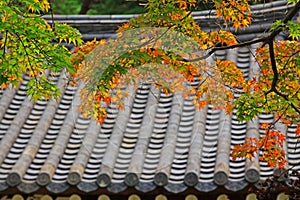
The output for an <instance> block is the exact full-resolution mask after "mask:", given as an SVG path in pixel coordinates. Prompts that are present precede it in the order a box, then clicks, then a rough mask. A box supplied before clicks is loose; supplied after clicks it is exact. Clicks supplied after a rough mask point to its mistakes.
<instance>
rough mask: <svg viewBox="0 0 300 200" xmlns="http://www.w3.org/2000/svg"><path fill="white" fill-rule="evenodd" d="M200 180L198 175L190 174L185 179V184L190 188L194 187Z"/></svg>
mask: <svg viewBox="0 0 300 200" xmlns="http://www.w3.org/2000/svg"><path fill="white" fill-rule="evenodd" d="M198 179H199V178H198V176H197V174H196V173H194V172H189V173H187V174H186V175H185V177H184V183H185V184H186V185H187V186H189V187H193V186H195V185H196V184H197V183H198Z"/></svg>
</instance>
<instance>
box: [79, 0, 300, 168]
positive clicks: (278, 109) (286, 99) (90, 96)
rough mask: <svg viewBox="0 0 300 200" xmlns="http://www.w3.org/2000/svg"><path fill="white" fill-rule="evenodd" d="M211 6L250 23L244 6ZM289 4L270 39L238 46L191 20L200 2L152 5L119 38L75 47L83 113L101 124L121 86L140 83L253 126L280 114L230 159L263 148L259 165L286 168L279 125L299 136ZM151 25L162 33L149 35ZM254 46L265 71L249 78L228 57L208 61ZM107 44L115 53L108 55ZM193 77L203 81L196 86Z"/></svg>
mask: <svg viewBox="0 0 300 200" xmlns="http://www.w3.org/2000/svg"><path fill="white" fill-rule="evenodd" d="M212 2H213V3H214V4H215V8H216V12H215V14H216V16H217V17H218V18H222V19H223V21H224V23H227V24H228V25H230V26H232V27H233V28H235V29H240V28H244V27H247V26H248V25H249V24H251V20H252V17H251V11H250V6H249V4H248V2H247V1H243V0H242V1H235V0H229V1H228V0H227V1H226V0H213V1H212ZM289 3H293V4H295V7H294V8H293V9H292V10H291V11H290V12H289V13H288V14H287V16H286V17H285V18H284V19H282V20H279V21H276V22H275V23H274V24H273V25H272V26H271V27H270V29H269V32H270V34H269V35H268V36H265V37H261V38H257V39H254V40H251V41H246V42H243V43H238V41H237V40H236V37H235V36H234V35H233V34H232V33H231V32H228V31H225V30H219V31H213V32H209V33H208V32H204V31H202V30H201V28H200V27H199V25H198V24H197V23H196V22H195V21H194V20H193V18H192V16H191V11H192V10H193V8H194V7H195V6H196V5H197V2H196V1H195V0H180V1H175V0H150V1H148V4H147V7H146V8H147V10H148V12H147V13H145V14H142V15H139V16H138V17H137V18H134V19H131V20H130V21H129V22H128V23H126V24H124V25H123V26H122V27H120V28H119V30H118V32H117V34H118V39H117V40H110V41H104V40H102V41H92V42H89V43H87V44H86V45H84V46H82V47H78V48H77V49H76V53H75V54H74V55H73V59H74V64H75V66H76V71H77V75H78V76H76V75H75V77H77V78H79V79H80V80H84V82H86V83H87V87H86V89H85V90H83V91H82V96H84V97H85V100H84V101H83V103H82V105H81V110H82V111H84V113H85V114H86V115H88V116H94V118H96V119H97V120H98V122H100V123H102V122H103V120H104V119H105V117H106V110H105V107H106V106H107V104H109V103H112V102H113V103H115V104H116V105H117V107H118V108H121V109H122V108H123V106H124V105H123V101H122V97H123V96H124V95H125V93H126V92H124V91H122V90H121V88H122V86H123V85H127V86H128V85H129V84H131V85H137V84H139V83H141V82H143V81H145V80H147V81H148V82H150V83H152V84H154V85H156V86H157V87H158V88H160V89H162V91H163V92H165V93H172V92H179V91H180V92H182V93H183V96H185V97H186V96H192V97H193V99H194V100H193V101H194V104H195V106H196V107H197V108H198V109H201V108H202V107H204V106H205V105H207V104H212V105H213V106H214V109H224V110H225V111H226V112H227V113H228V114H229V113H230V112H232V111H235V113H236V116H237V118H238V119H239V120H240V121H250V120H252V119H254V118H256V117H258V116H259V115H260V114H263V113H269V114H275V117H274V122H273V123H269V124H261V125H260V126H261V128H262V129H265V134H264V135H263V136H262V137H260V138H246V139H245V142H244V143H243V144H241V145H236V146H235V147H234V149H233V151H232V156H233V159H236V158H249V159H252V158H253V157H254V156H255V154H257V153H258V151H259V150H261V151H262V152H263V154H262V156H260V160H263V161H266V162H267V163H268V164H269V165H270V166H271V167H279V168H284V167H285V164H286V159H285V151H284V149H283V143H284V141H285V133H282V132H280V130H277V129H276V128H275V124H276V123H284V124H285V125H286V126H290V125H292V124H294V125H296V126H297V129H296V134H297V135H299V133H300V124H299V120H300V117H299V114H300V103H299V102H300V93H299V90H300V86H299V77H300V74H299V72H300V65H299V64H300V60H299V51H300V48H299V47H300V46H299V41H298V40H297V39H298V37H299V36H300V34H299V30H300V29H299V28H300V25H299V24H297V23H295V22H292V21H291V19H292V17H293V16H294V15H295V14H296V13H297V12H298V10H299V7H300V2H299V1H290V2H289ZM147 27H159V28H151V30H149V29H147ZM281 31H288V32H289V35H290V38H291V40H289V41H288V40H286V41H276V40H275V36H277V35H278V34H279V33H280V32H281ZM149 33H150V34H149ZM137 38H138V39H137ZM128 41H130V43H129V42H128ZM170 41H172V42H170ZM255 43H260V46H259V48H258V49H257V51H256V55H255V56H256V62H257V63H258V65H259V67H260V74H259V75H258V76H256V77H251V78H250V79H249V80H247V79H245V78H244V76H243V73H242V72H241V70H239V69H238V68H237V66H236V65H235V63H234V62H232V61H230V60H221V59H217V60H215V61H214V62H213V63H208V62H206V61H205V59H206V58H208V57H210V56H211V55H212V54H213V53H215V52H216V51H218V50H226V49H233V48H236V47H245V46H249V45H251V44H255ZM104 47H105V49H112V51H107V50H106V51H103V49H104ZM95 49H96V50H95ZM101 49H102V51H101ZM199 52H200V53H199ZM91 55H92V56H91ZM89 56H90V57H89ZM96 57H97V58H99V59H98V60H97V58H96ZM84 59H85V60H84ZM83 60H84V62H81V61H83ZM148 63H151V65H150V66H149V65H148ZM144 65H146V66H147V67H146V68H145V67H144ZM153 72H156V73H153ZM99 77H100V78H99ZM149 77H151V78H149ZM91 80H93V81H91ZM195 80H197V81H199V82H200V83H198V84H196V85H193V82H194V81H195ZM187 82H189V83H190V84H186V83H187ZM115 93H116V94H117V95H114V94H115ZM235 93H241V95H240V97H239V98H237V99H235V97H234V96H235V95H234V94H235ZM101 102H105V104H103V103H102V104H101Z"/></svg>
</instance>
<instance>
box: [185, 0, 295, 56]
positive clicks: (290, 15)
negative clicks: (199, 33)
mask: <svg viewBox="0 0 300 200" xmlns="http://www.w3.org/2000/svg"><path fill="white" fill-rule="evenodd" d="M299 9H300V1H298V2H297V3H296V4H295V6H294V7H293V9H292V10H290V11H289V12H288V14H287V15H286V16H285V17H284V18H283V19H282V22H283V23H287V22H288V21H290V20H291V19H292V18H293V17H294V16H295V15H296V14H297V13H298V10H299ZM269 29H270V28H269ZM281 31H282V27H279V28H278V29H275V30H274V31H272V32H271V33H270V35H268V36H265V37H261V38H257V39H254V40H250V41H246V42H243V43H239V44H234V45H230V46H221V47H213V48H212V49H211V50H210V51H209V52H208V53H207V54H205V55H204V56H201V57H198V58H195V59H182V60H180V61H183V62H196V61H200V60H204V59H206V58H208V57H209V56H211V55H212V54H213V53H215V52H216V51H219V50H227V49H233V48H237V47H245V46H249V45H251V44H256V43H260V42H263V45H262V46H264V45H266V44H269V42H270V41H273V40H274V38H275V37H276V36H277V35H278V34H279V33H280V32H281Z"/></svg>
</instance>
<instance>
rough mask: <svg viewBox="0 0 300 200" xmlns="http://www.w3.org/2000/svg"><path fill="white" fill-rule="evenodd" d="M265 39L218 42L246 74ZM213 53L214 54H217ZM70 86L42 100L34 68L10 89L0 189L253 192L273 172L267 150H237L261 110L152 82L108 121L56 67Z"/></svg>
mask: <svg viewBox="0 0 300 200" xmlns="http://www.w3.org/2000/svg"><path fill="white" fill-rule="evenodd" d="M254 50H255V46H251V47H248V48H239V49H237V50H228V51H218V52H216V54H215V55H214V57H216V56H217V57H219V58H223V59H225V58H228V59H231V60H233V61H235V62H236V64H237V66H238V67H239V68H240V69H241V70H242V71H243V73H244V75H245V77H246V78H249V76H253V74H255V71H256V70H257V66H256V65H255V62H254V59H253V56H252V52H253V51H254ZM210 59H213V57H212V58H210ZM49 76H50V77H51V78H52V79H53V80H54V81H55V82H56V83H57V85H58V87H59V88H60V89H61V97H60V98H59V101H58V102H57V103H56V102H54V101H48V102H47V101H38V102H36V103H34V102H33V101H31V100H29V98H28V97H27V96H26V84H27V82H28V80H29V77H27V76H24V82H23V83H22V84H21V85H20V87H19V88H17V89H7V90H5V91H1V93H0V97H1V99H0V195H2V194H14V193H16V192H21V193H29V194H32V193H43V194H44V193H55V194H72V193H81V194H99V193H101V194H102V193H104V194H120V195H127V194H131V193H133V192H137V193H141V194H159V193H165V194H186V193H187V192H191V193H193V194H196V195H202V196H207V195H209V194H218V193H228V194H233V193H234V192H237V191H239V192H240V193H244V192H245V191H246V189H247V188H248V187H249V186H250V185H252V184H253V183H255V182H257V181H259V180H263V179H265V178H267V177H270V176H272V174H273V169H270V168H269V167H268V166H267V164H266V163H265V162H261V161H259V160H258V158H255V159H252V160H251V161H250V160H236V161H234V160H232V159H231V158H230V151H231V149H232V146H233V145H235V144H240V143H242V142H243V141H244V140H245V137H259V135H260V134H262V133H263V132H264V131H263V130H261V129H259V123H265V122H271V121H272V119H273V116H272V115H261V116H260V117H259V118H257V119H255V120H253V121H251V122H248V123H246V122H242V123H240V122H238V120H237V119H236V116H235V113H234V112H233V113H232V114H231V115H230V116H228V115H226V114H224V112H223V111H220V110H214V109H213V108H212V106H206V107H204V108H203V109H201V110H197V109H195V107H194V105H193V103H192V100H191V99H190V98H187V99H184V98H183V97H182V95H181V94H180V93H174V94H172V95H166V94H164V93H161V92H160V91H159V90H158V89H155V88H154V87H153V86H152V85H149V84H143V85H141V86H140V87H139V88H138V89H137V90H132V89H128V91H129V93H130V94H131V95H130V96H129V98H127V99H126V100H125V109H124V110H123V111H117V110H116V108H115V106H114V105H109V106H108V108H107V112H108V117H107V119H105V121H104V123H103V124H102V126H101V127H100V126H99V125H98V124H96V123H95V122H94V121H91V120H89V119H85V118H83V117H82V116H81V115H80V113H79V112H78V110H77V106H78V104H79V103H80V100H79V91H80V87H78V88H75V87H71V86H66V77H65V76H66V74H65V73H64V72H63V73H60V74H51V75H49ZM278 128H280V129H281V130H282V131H283V132H285V133H286V136H287V140H286V143H285V147H286V151H287V153H288V154H287V160H288V165H289V167H293V169H296V170H298V169H299V168H300V153H299V151H300V150H299V149H300V148H299V145H300V144H299V143H298V138H297V137H296V135H295V128H296V127H294V126H290V127H287V128H286V127H278Z"/></svg>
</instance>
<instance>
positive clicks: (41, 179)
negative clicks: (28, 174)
mask: <svg viewBox="0 0 300 200" xmlns="http://www.w3.org/2000/svg"><path fill="white" fill-rule="evenodd" d="M36 182H37V184H39V185H40V186H45V185H48V184H50V182H51V178H50V175H49V174H47V173H41V174H39V175H38V177H37V179H36Z"/></svg>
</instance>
